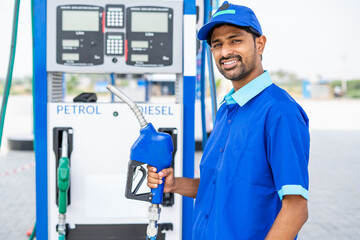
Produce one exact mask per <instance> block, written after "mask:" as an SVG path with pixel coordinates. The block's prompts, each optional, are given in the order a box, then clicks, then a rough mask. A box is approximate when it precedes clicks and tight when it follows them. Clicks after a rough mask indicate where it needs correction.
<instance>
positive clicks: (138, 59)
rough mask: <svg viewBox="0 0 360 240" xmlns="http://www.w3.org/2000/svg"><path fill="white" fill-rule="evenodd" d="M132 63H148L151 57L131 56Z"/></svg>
mask: <svg viewBox="0 0 360 240" xmlns="http://www.w3.org/2000/svg"><path fill="white" fill-rule="evenodd" d="M131 61H132V62H148V61H149V55H147V54H131Z"/></svg>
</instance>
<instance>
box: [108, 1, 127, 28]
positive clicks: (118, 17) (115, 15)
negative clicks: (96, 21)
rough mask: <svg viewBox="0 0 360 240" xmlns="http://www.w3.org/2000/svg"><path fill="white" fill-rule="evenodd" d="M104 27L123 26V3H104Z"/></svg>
mask: <svg viewBox="0 0 360 240" xmlns="http://www.w3.org/2000/svg"><path fill="white" fill-rule="evenodd" d="M105 16H106V27H107V28H123V27H124V5H106V13H105Z"/></svg>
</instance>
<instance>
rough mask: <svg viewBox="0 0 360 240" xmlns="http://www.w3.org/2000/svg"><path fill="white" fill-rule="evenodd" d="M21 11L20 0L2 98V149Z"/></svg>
mask: <svg viewBox="0 0 360 240" xmlns="http://www.w3.org/2000/svg"><path fill="white" fill-rule="evenodd" d="M19 9H20V0H15V6H14V17H13V26H12V34H11V47H10V57H9V63H8V70H7V74H6V80H5V87H4V93H3V96H2V103H1V112H0V121H1V122H0V149H1V142H2V136H3V130H4V124H5V114H6V107H7V102H8V99H9V95H10V88H11V81H12V74H13V69H14V63H15V52H16V40H17V29H18V22H19Z"/></svg>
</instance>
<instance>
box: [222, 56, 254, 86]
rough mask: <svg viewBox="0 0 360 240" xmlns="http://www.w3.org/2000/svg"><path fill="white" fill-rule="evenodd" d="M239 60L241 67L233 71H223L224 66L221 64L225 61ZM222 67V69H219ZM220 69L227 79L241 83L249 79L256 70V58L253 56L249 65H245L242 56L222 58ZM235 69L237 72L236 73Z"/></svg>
mask: <svg viewBox="0 0 360 240" xmlns="http://www.w3.org/2000/svg"><path fill="white" fill-rule="evenodd" d="M231 58H234V59H238V61H239V62H238V63H240V66H238V65H236V66H234V67H233V68H231V69H223V64H222V63H221V62H222V61H223V60H227V59H231ZM219 66H220V67H219ZM218 69H219V71H220V73H221V74H222V75H223V76H224V77H225V78H227V79H229V80H231V81H240V80H242V79H244V78H245V77H247V76H248V75H249V74H250V73H251V72H252V71H253V70H254V69H255V59H254V56H251V59H250V63H248V64H247V65H245V64H244V62H243V61H242V57H241V56H240V55H231V56H229V57H226V58H224V57H222V58H220V59H219V63H218ZM234 69H235V72H234Z"/></svg>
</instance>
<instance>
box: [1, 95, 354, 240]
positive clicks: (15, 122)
mask: <svg viewBox="0 0 360 240" xmlns="http://www.w3.org/2000/svg"><path fill="white" fill-rule="evenodd" d="M299 103H300V104H301V105H302V106H303V108H304V109H305V111H306V112H307V113H308V115H309V118H310V129H311V156H310V164H309V171H310V194H309V212H310V216H309V220H308V221H307V223H306V224H305V226H304V227H303V229H302V230H301V232H300V234H299V239H300V240H308V239H311V240H312V239H314V240H315V239H316V240H319V239H326V240H338V239H341V240H343V239H359V238H360V224H359V222H360V201H359V199H360V188H359V187H358V186H357V184H358V183H359V182H360V147H359V143H360V101H359V100H328V101H323V100H300V101H299ZM31 114H32V109H31V97H13V96H12V97H11V98H10V100H9V107H8V113H7V119H6V125H5V131H4V138H3V143H2V150H1V153H0V201H1V203H0V239H11V240H25V239H28V237H27V236H26V234H25V232H26V231H27V230H28V229H29V228H30V227H31V226H32V225H33V224H34V222H35V168H34V162H35V157H34V153H33V152H21V151H8V150H7V149H6V147H7V146H6V137H7V136H11V135H18V134H29V133H31V132H32V120H31ZM195 158H196V167H197V166H198V163H199V161H200V158H201V153H200V152H197V153H196V157H195ZM195 174H198V170H197V169H196V171H195Z"/></svg>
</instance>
